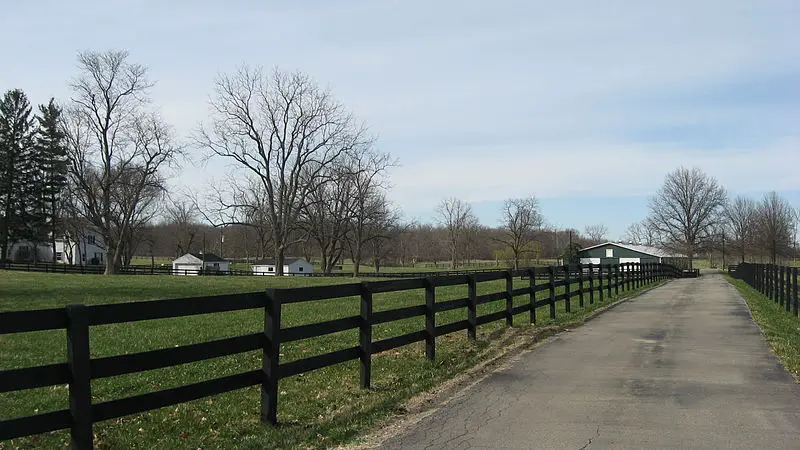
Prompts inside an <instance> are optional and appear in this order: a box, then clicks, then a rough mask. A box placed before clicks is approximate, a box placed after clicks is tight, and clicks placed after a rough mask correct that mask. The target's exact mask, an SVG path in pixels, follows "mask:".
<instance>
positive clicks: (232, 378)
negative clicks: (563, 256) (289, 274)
mask: <svg viewBox="0 0 800 450" xmlns="http://www.w3.org/2000/svg"><path fill="white" fill-rule="evenodd" d="M540 275H545V277H546V279H545V280H543V281H545V282H543V283H540V282H538V281H542V280H541V277H540ZM679 276H680V270H679V269H677V268H675V267H673V266H669V265H665V264H641V265H640V264H621V265H613V266H612V265H602V266H597V265H591V264H590V265H584V266H580V265H575V266H571V267H547V268H531V269H524V270H517V271H512V270H506V271H495V272H483V273H474V274H469V275H450V276H432V277H428V278H419V279H402V280H387V281H377V282H361V283H353V284H343V285H334V286H315V287H304V288H293V289H269V290H267V291H266V292H254V293H248V294H236V295H219V296H209V297H197V298H182V299H171V300H156V301H144V302H133V303H117V304H105V305H93V306H84V305H70V306H67V307H65V308H55V309H45V310H34V311H8V312H0V334H10V333H26V332H34V331H40V330H53V329H65V330H66V334H67V342H66V348H67V352H66V353H67V361H66V362H65V363H58V364H49V365H44V366H37V367H27V368H21V369H12V370H3V371H0V393H1V392H11V391H19V390H24V389H33V388H40V387H47V386H54V385H60V384H68V385H69V409H64V410H59V411H52V412H47V413H42V414H36V415H33V416H27V417H19V418H14V419H8V420H2V421H0V440H6V439H13V438H16V437H22V436H28V435H34V434H39V433H45V432H49V431H54V430H59V429H69V430H70V433H71V441H72V446H73V448H76V449H88V448H92V445H93V444H92V436H93V435H92V427H93V424H94V423H96V422H100V421H103V420H109V419H113V418H117V417H122V416H126V415H130V414H136V413H141V412H144V411H149V410H152V409H156V408H161V407H165V406H169V405H175V404H178V403H184V402H188V401H191V400H196V399H199V398H203V397H208V396H212V395H217V394H221V393H224V392H229V391H233V390H236V389H241V388H244V387H248V386H254V385H261V392H262V398H261V410H262V420H263V421H264V422H268V423H272V424H274V423H276V422H277V411H278V409H277V405H278V392H279V390H278V383H279V380H280V379H282V378H286V377H291V376H294V375H298V374H301V373H304V372H308V371H312V370H316V369H320V368H323V367H327V366H331V365H334V364H338V363H342V362H345V361H350V360H355V359H358V360H360V367H361V378H360V380H361V386H362V387H368V386H370V377H371V359H372V355H373V354H376V353H380V352H383V351H386V350H390V349H394V348H397V347H401V346H404V345H407V344H411V343H413V342H419V341H425V350H426V357H427V358H428V359H431V360H433V359H434V358H435V355H436V338H437V337H439V336H442V335H446V334H449V333H453V332H457V331H461V330H467V336H468V338H469V339H475V336H476V329H477V327H478V326H480V325H483V324H487V323H490V322H494V321H497V320H505V321H506V323H507V324H508V325H509V326H510V325H511V324H512V320H513V316H515V315H517V314H522V313H526V312H527V313H529V319H530V322H531V323H536V309H537V308H540V307H545V306H549V316H550V317H551V318H555V316H556V302H559V301H563V302H565V310H566V311H567V312H569V311H571V308H572V303H571V302H572V301H573V299H575V298H577V299H578V306H580V307H583V306H584V305H585V297H586V296H588V301H589V303H590V304H591V303H594V302H595V293H597V297H598V301H600V302H602V301H603V299H604V296H607V297H608V298H611V296H612V292H615V293H619V292H620V291H629V290H631V289H636V288H639V287H643V286H645V285H647V284H650V283H654V282H657V281H660V280H663V279H666V278H674V277H679ZM515 277H525V278H526V279H528V280H529V284H528V286H526V287H524V288H517V289H514V287H513V279H514V278H515ZM492 280H505V281H506V283H505V289H504V290H502V291H500V292H494V293H489V294H483V295H477V283H481V282H487V281H492ZM587 282H588V287H586V286H585V285H586V283H587ZM573 283H577V290H573V289H572V286H573ZM456 285H466V286H467V291H468V296H467V297H466V298H460V299H456V300H448V301H439V302H437V301H436V288H438V287H442V286H456ZM559 287H564V293H561V294H558V295H556V289H557V288H559ZM410 289H424V291H425V295H424V297H425V303H424V304H420V305H417V306H408V307H403V308H397V309H392V310H388V311H380V312H373V308H372V296H373V294H378V293H384V292H395V291H404V290H410ZM539 292H544V293H545V294H544V295H542V296H541V297H543V298H541V299H538V300H537V298H536V297H537V293H539ZM352 296H357V297H360V299H361V312H360V314H359V315H356V316H351V317H345V318H340V319H335V320H328V321H324V322H319V323H314V324H308V325H301V326H293V327H288V328H281V326H280V323H281V308H282V306H283V305H286V304H290V303H298V302H308V301H313V300H325V299H333V298H342V297H352ZM518 296H528V299H529V301H528V302H527V303H525V304H523V305H519V306H514V305H513V299H514V297H518ZM495 301H505V309H503V310H501V311H498V312H494V313H490V314H486V315H483V316H478V315H477V305H479V304H484V303H490V302H495ZM248 309H263V310H264V330H263V332H259V333H253V334H248V335H244V336H237V337H232V338H226V339H219V340H214V341H210V342H203V343H197V344H191V345H183V346H178V347H172V348H163V349H159V350H152V351H146V352H141V353H132V354H125V355H119V356H110V357H103V358H91V357H90V355H89V327H92V326H96V325H106V324H113V323H123V322H136V321H141V320H152V319H163V318H171V317H182V316H191V315H196V314H209V313H218V312H226V311H237V310H248ZM454 309H465V310H466V314H465V316H466V317H465V319H463V320H460V321H457V322H452V323H448V324H444V325H437V324H436V313H437V312H441V311H448V310H454ZM418 316H424V317H425V329H423V330H419V331H415V332H412V333H407V334H403V335H400V336H396V337H391V338H388V339H382V340H378V341H373V340H372V327H373V326H374V325H376V324H380V323H386V322H392V321H396V320H401V319H406V318H410V317H418ZM350 329H358V330H359V342H358V343H357V345H353V346H352V347H349V348H346V349H343V350H338V351H334V352H330V353H325V354H322V355H318V356H313V357H310V358H306V359H300V360H297V361H292V362H288V363H280V361H279V355H280V346H281V343H284V342H292V341H298V340H302V339H309V338H314V337H318V336H324V335H327V334H331V333H335V332H339V331H345V330H350ZM354 344H355V343H354ZM253 350H262V351H263V366H262V368H261V369H260V370H253V371H249V372H244V373H239V374H235V375H229V376H225V377H221V378H216V379H212V380H207V381H202V382H199V383H193V384H189V385H185V386H180V387H176V388H171V389H165V390H160V391H155V392H150V393H146V394H141V395H135V396H131V397H126V398H121V399H116V400H111V401H106V402H102V403H92V395H91V381H92V380H93V379H99V378H105V377H113V376H118V375H123V374H129V373H135V372H141V371H145V370H153V369H159V368H164V367H171V366H175V365H178V364H184V363H189V362H196V361H203V360H206V359H210V358H217V357H221V356H226V355H233V354H238V353H243V352H248V351H253Z"/></svg>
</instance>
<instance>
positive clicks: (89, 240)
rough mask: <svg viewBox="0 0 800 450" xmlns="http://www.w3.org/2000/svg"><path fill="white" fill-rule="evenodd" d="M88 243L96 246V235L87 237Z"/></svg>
mask: <svg viewBox="0 0 800 450" xmlns="http://www.w3.org/2000/svg"><path fill="white" fill-rule="evenodd" d="M86 243H87V244H91V245H94V235H93V234H90V235H88V236H86Z"/></svg>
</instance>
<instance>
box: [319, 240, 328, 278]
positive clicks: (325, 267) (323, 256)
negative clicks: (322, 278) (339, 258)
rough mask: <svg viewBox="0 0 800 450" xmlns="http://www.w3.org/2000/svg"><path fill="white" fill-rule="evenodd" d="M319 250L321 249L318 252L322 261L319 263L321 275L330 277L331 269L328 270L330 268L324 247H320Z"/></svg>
mask: <svg viewBox="0 0 800 450" xmlns="http://www.w3.org/2000/svg"><path fill="white" fill-rule="evenodd" d="M320 249H321V250H320V258H321V259H322V262H321V265H322V274H323V275H330V274H331V268H330V266H328V251H327V249H326V248H325V246H323V245H320Z"/></svg>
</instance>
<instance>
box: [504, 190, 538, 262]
mask: <svg viewBox="0 0 800 450" xmlns="http://www.w3.org/2000/svg"><path fill="white" fill-rule="evenodd" d="M543 223H544V219H543V218H542V215H541V213H540V212H539V201H538V200H537V199H536V197H534V196H530V197H525V198H512V199H508V200H506V201H505V202H504V203H503V218H502V225H501V230H502V231H503V235H502V237H500V238H498V240H499V241H500V242H502V243H503V244H505V245H507V246H508V248H509V249H511V253H512V255H513V258H514V269H515V270H516V269H519V261H520V257H521V256H522V255H523V253H525V252H526V251H528V250H529V246H530V244H531V242H533V241H534V239H535V233H536V232H537V231H539V229H541V227H542V224H543Z"/></svg>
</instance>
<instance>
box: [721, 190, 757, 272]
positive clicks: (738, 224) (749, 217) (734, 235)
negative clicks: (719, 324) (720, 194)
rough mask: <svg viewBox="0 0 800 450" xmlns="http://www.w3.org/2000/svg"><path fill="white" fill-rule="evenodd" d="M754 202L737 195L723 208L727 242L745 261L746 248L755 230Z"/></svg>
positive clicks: (749, 244)
mask: <svg viewBox="0 0 800 450" xmlns="http://www.w3.org/2000/svg"><path fill="white" fill-rule="evenodd" d="M756 207H757V206H756V202H755V201H754V200H753V199H751V198H748V197H744V196H741V195H740V196H738V197H736V198H734V199H733V200H731V201H729V202H727V203H726V204H725V208H724V215H725V222H726V223H725V227H724V230H725V231H726V234H728V237H729V242H730V244H731V245H732V246H733V248H734V249H736V251H737V252H738V253H739V256H741V261H742V262H744V261H745V255H746V253H747V249H748V248H749V247H750V246H751V245H752V244H753V239H754V238H755V232H756Z"/></svg>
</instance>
